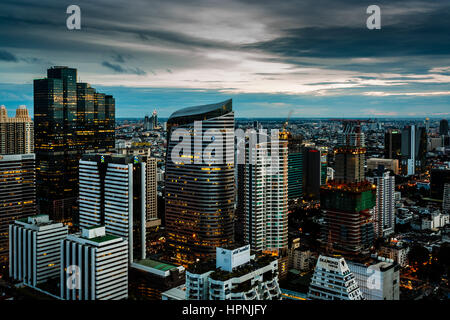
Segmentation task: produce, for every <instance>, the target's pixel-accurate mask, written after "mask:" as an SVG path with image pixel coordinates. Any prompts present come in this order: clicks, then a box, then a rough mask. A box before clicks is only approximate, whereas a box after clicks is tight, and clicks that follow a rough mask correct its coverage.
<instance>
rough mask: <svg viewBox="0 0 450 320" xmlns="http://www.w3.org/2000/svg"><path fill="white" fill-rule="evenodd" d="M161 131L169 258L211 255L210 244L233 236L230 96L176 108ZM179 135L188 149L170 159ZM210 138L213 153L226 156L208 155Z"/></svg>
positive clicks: (191, 259)
mask: <svg viewBox="0 0 450 320" xmlns="http://www.w3.org/2000/svg"><path fill="white" fill-rule="evenodd" d="M196 125H197V127H196V128H194V127H195V126H196ZM200 127H201V128H200ZM180 129H181V130H180ZM194 130H195V132H194ZM167 131H168V140H167V141H168V142H167V145H168V147H167V153H166V154H167V158H166V172H165V174H166V176H165V194H166V217H165V219H166V231H167V240H168V245H169V249H170V250H171V251H172V252H173V255H174V259H175V260H176V261H178V262H179V263H181V264H184V265H187V264H190V263H193V262H195V260H196V259H202V258H212V257H213V256H214V254H215V248H216V247H220V246H226V245H229V244H231V243H232V242H233V215H234V159H233V158H234V135H233V133H234V112H233V110H232V101H231V100H227V101H224V102H220V103H217V104H210V105H204V106H198V107H190V108H184V109H181V110H179V111H176V112H175V113H173V114H172V115H171V116H170V118H169V120H168V121H167ZM230 133H231V134H230ZM191 137H193V139H191ZM180 138H182V139H183V143H184V146H185V147H186V149H189V150H190V151H191V152H186V153H184V154H182V155H181V156H180V157H179V158H180V159H177V158H178V155H177V156H176V158H175V159H174V158H173V155H172V153H174V154H176V153H177V149H175V151H174V148H179V147H180V146H179V144H180V140H179V139H180ZM220 141H222V142H223V143H221V142H220ZM210 143H213V145H215V146H216V149H215V154H216V155H220V154H222V155H227V156H226V159H222V161H217V162H216V161H214V160H213V161H211V157H212V156H213V152H212V151H211V147H210V146H209V144H210ZM230 150H231V152H230ZM178 151H180V150H179V149H178ZM227 151H228V152H227ZM229 153H231V159H229V158H230V157H228V154H229Z"/></svg>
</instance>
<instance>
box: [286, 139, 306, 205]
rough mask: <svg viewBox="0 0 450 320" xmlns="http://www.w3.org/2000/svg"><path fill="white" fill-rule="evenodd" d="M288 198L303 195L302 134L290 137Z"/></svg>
mask: <svg viewBox="0 0 450 320" xmlns="http://www.w3.org/2000/svg"><path fill="white" fill-rule="evenodd" d="M288 152H289V154H288V199H289V200H295V199H301V198H302V197H303V149H302V137H301V136H300V135H298V136H294V135H289V138H288Z"/></svg>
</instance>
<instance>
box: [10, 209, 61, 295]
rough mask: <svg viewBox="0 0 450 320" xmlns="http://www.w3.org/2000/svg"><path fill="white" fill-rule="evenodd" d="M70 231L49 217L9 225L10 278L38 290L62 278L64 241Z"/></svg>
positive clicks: (33, 218)
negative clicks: (61, 250)
mask: <svg viewBox="0 0 450 320" xmlns="http://www.w3.org/2000/svg"><path fill="white" fill-rule="evenodd" d="M67 228H68V227H67V226H64V225H63V224H62V223H60V222H53V221H51V220H50V219H49V216H48V215H37V216H32V217H28V218H23V219H20V220H16V221H15V222H14V223H13V224H10V225H9V256H10V263H9V275H10V277H11V278H13V279H15V280H18V281H23V282H24V283H25V284H27V285H29V286H32V287H36V286H37V285H38V284H39V283H42V282H45V281H47V280H48V279H53V278H58V276H59V268H60V258H61V255H60V250H59V245H60V241H61V239H64V238H65V237H66V236H67V234H68V229H67Z"/></svg>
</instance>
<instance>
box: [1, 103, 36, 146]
mask: <svg viewBox="0 0 450 320" xmlns="http://www.w3.org/2000/svg"><path fill="white" fill-rule="evenodd" d="M33 151H34V126H33V121H32V120H31V117H30V116H29V115H28V110H27V108H26V107H25V106H20V107H19V108H17V110H16V116H15V117H14V118H10V117H8V112H7V110H6V108H5V106H1V107H0V154H25V153H33Z"/></svg>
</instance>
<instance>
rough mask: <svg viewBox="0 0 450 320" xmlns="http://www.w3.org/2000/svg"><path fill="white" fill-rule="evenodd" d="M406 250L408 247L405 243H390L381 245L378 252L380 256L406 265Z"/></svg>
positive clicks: (403, 265) (407, 250) (402, 265)
mask: <svg viewBox="0 0 450 320" xmlns="http://www.w3.org/2000/svg"><path fill="white" fill-rule="evenodd" d="M408 252H409V248H408V246H406V245H405V244H403V243H392V244H389V245H387V246H383V247H381V249H380V251H379V252H378V254H379V255H380V256H382V257H385V258H388V259H391V260H393V261H394V262H396V263H398V264H399V265H400V266H401V267H406V266H407V265H408Z"/></svg>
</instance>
